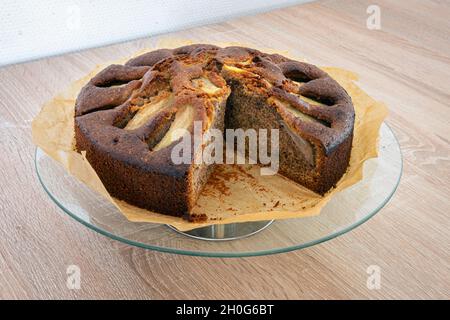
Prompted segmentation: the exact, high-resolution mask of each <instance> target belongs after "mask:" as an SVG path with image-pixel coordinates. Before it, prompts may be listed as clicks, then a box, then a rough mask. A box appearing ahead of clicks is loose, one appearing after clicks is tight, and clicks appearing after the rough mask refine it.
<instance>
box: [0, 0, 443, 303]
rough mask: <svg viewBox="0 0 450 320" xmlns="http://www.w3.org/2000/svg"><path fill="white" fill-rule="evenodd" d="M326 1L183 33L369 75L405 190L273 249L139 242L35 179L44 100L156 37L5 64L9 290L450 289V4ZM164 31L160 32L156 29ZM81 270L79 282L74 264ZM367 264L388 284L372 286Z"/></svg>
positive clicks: (4, 284)
mask: <svg viewBox="0 0 450 320" xmlns="http://www.w3.org/2000/svg"><path fill="white" fill-rule="evenodd" d="M370 4H372V1H360V0H354V1H352V0H342V1H318V2H314V3H310V4H306V5H300V6H297V7H290V8H285V9H282V10H278V11H274V12H271V13H266V14H262V15H258V16H252V17H245V18H240V19H236V20H232V21H229V22H226V23H220V24H217V25H211V26H205V27H199V28H195V29H190V30H186V31H182V32H178V33H176V34H174V35H172V36H175V37H178V38H189V39H193V40H194V41H202V42H209V41H239V42H244V43H248V44H250V45H251V44H254V45H255V46H259V47H276V48H280V49H281V50H285V49H289V50H290V51H291V52H292V53H293V54H296V55H299V56H303V57H305V58H306V59H307V60H308V61H310V62H312V63H315V64H319V65H333V66H338V67H343V68H347V69H350V70H354V71H356V72H358V73H359V74H360V76H361V79H360V84H361V85H362V87H363V88H365V89H366V90H367V91H368V92H369V93H370V94H371V95H372V96H373V97H375V98H377V99H379V100H382V101H384V102H386V103H387V104H388V105H389V107H390V110H391V113H390V116H389V118H388V120H387V122H388V123H389V125H390V126H391V127H392V128H393V129H394V131H395V133H396V134H397V137H398V139H399V141H400V144H401V147H402V152H403V156H404V174H403V178H402V181H401V184H400V186H399V188H398V190H397V193H396V195H395V196H394V198H393V199H392V200H391V201H390V203H389V204H388V205H387V206H386V207H385V208H384V209H383V210H382V211H381V212H380V213H379V214H378V215H376V216H375V217H374V218H373V219H371V220H370V221H369V222H367V223H365V224H364V225H362V226H361V227H359V228H357V229H355V230H354V231H352V232H350V233H348V234H346V235H344V236H342V237H339V238H337V239H334V240H332V241H329V242H326V243H324V244H321V245H317V246H314V247H311V248H308V249H305V250H301V251H296V252H290V253H285V254H279V255H276V256H266V257H256V258H245V259H237V258H236V259H234V258H233V259H217V258H195V257H187V256H179V255H174V254H164V253H158V252H153V251H148V250H143V249H138V248H134V247H130V246H127V245H124V244H122V243H118V242H115V241H113V240H110V239H108V238H106V237H104V236H101V235H99V234H97V233H95V232H93V231H91V230H89V229H87V228H86V227H83V226H82V225H81V224H79V223H77V222H75V221H74V220H73V219H71V218H70V217H68V216H67V215H65V214H64V213H62V211H61V210H60V209H58V207H57V206H56V205H55V204H54V203H53V202H52V201H51V200H50V199H49V197H48V196H47V194H46V193H45V192H44V191H43V189H42V187H41V186H40V185H39V182H38V180H37V177H36V173H35V170H34V161H33V157H34V150H35V147H34V146H33V144H32V142H31V130H30V124H31V120H32V119H33V117H34V116H35V115H36V114H37V113H38V111H39V109H40V105H41V104H42V103H43V102H45V101H46V100H48V99H50V98H51V97H52V95H54V94H55V93H56V92H58V91H60V90H62V89H63V88H64V87H66V86H67V85H68V84H69V83H70V82H71V81H73V80H75V79H77V78H80V77H82V76H83V75H84V74H85V73H87V72H88V71H89V70H91V69H92V68H93V67H94V66H95V65H96V64H98V63H104V62H106V61H109V60H114V59H117V58H119V57H122V56H126V55H129V54H130V53H132V52H134V51H137V50H139V49H141V48H145V47H149V46H150V45H151V44H153V43H154V41H155V39H157V38H158V37H156V38H148V39H142V40H137V41H132V42H128V43H123V44H118V45H114V46H109V47H104V48H98V49H93V50H88V51H84V52H81V53H74V54H69V55H65V56H61V57H54V58H49V59H44V60H39V61H35V62H30V63H26V64H20V65H13V66H9V67H6V68H3V69H1V70H0V81H1V82H0V105H1V109H0V134H1V139H0V159H1V164H2V165H1V166H0V179H1V183H0V209H1V213H2V215H1V219H0V238H1V239H2V240H1V242H0V298H119V299H120V298H138V299H140V298H149V299H157V298H163V299H164V298H189V299H190V298H225V299H226V298H251V299H253V298H276V299H286V298H289V299H293V298H328V299H330V298H337V299H343V298H449V297H450V202H449V197H450V183H449V180H450V148H449V143H450V142H449V139H450V129H449V124H450V110H449V101H450V19H449V17H450V2H449V1H421V0H412V1H411V0H410V1H387V0H378V1H377V4H378V5H379V6H380V8H381V30H372V31H371V30H368V29H367V27H366V19H367V17H368V14H367V13H366V9H367V7H368V6H369V5H370ZM159 38H161V37H159ZM72 264H76V265H78V266H79V267H80V269H81V281H82V283H81V289H80V290H69V289H68V288H67V287H66V268H67V266H68V265H72ZM370 265H378V266H379V267H380V268H381V289H380V290H370V289H368V288H367V285H366V281H367V277H368V274H367V272H366V270H367V268H368V267H369V266H370Z"/></svg>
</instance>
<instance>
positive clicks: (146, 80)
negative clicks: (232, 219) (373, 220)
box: [75, 44, 354, 221]
mask: <svg viewBox="0 0 450 320" xmlns="http://www.w3.org/2000/svg"><path fill="white" fill-rule="evenodd" d="M194 121H201V124H202V125H201V130H202V132H206V131H207V130H209V129H218V130H221V131H222V132H223V131H224V129H225V128H229V129H237V128H242V129H244V130H246V129H249V128H253V129H255V130H259V129H278V130H279V131H278V132H279V171H278V173H279V174H281V175H283V176H285V177H286V178H288V179H291V180H293V181H294V182H296V183H299V184H301V185H303V186H305V187H306V188H308V189H310V190H312V191H314V192H316V193H318V194H320V195H323V194H325V193H326V192H327V191H328V190H330V189H331V188H332V187H333V186H335V184H336V183H337V182H338V180H339V179H340V178H341V177H342V175H343V174H344V173H345V171H346V169H347V167H348V164H349V159H350V152H351V147H352V140H353V126H354V108H353V105H352V101H351V98H350V97H349V95H348V94H347V92H346V91H345V90H344V89H343V88H342V87H341V86H340V85H339V84H338V83H337V82H336V81H335V80H333V79H332V78H330V77H329V76H328V74H327V73H325V72H324V71H322V70H321V69H319V68H317V67H315V66H314V65H311V64H307V63H304V62H298V61H294V60H291V59H288V58H286V57H284V56H281V55H279V54H266V53H263V52H260V51H258V50H254V49H250V48H245V47H237V46H234V47H225V48H220V47H217V46H213V45H203V44H196V45H189V46H184V47H180V48H176V49H160V50H156V51H152V52H149V53H145V54H143V55H140V56H138V57H136V58H133V59H131V60H129V61H128V62H126V63H125V64H124V65H110V66H108V67H107V68H105V69H104V70H102V71H101V72H99V73H98V74H97V75H96V76H94V77H93V78H92V79H91V80H90V81H89V82H88V83H87V84H86V85H85V86H84V87H83V88H82V90H81V91H80V93H79V95H78V97H77V100H76V104H75V140H76V149H77V150H78V151H79V152H82V151H85V152H86V158H87V160H88V161H89V162H90V164H91V165H92V167H93V168H94V170H95V171H96V173H97V174H98V176H99V178H100V179H101V181H102V182H103V184H104V186H105V187H106V189H107V190H108V192H109V193H110V194H111V195H112V196H113V197H115V198H118V199H120V200H124V201H126V202H128V203H130V204H132V205H135V206H138V207H141V208H145V209H148V210H151V211H154V212H158V213H162V214H167V215H172V216H181V217H184V218H186V219H188V220H190V221H201V220H204V219H206V217H205V216H199V215H195V214H194V213H193V212H192V209H193V207H194V206H195V203H196V200H197V198H198V196H199V194H200V193H201V191H202V188H203V186H204V185H205V184H206V183H207V181H208V177H209V176H210V174H211V173H212V171H213V170H214V164H205V163H198V162H197V161H194V160H195V158H196V156H197V154H196V152H197V151H196V150H198V148H197V149H196V148H193V149H192V154H190V155H189V156H190V158H191V159H192V160H193V161H191V163H182V164H175V163H173V161H171V151H172V149H173V148H174V146H175V145H176V143H177V141H179V140H180V139H181V138H182V137H181V136H176V132H179V130H176V129H180V128H184V129H186V130H188V131H189V132H190V133H191V134H192V132H193V127H194V126H193V123H194ZM174 134H175V136H174ZM203 147H204V146H201V147H200V148H203Z"/></svg>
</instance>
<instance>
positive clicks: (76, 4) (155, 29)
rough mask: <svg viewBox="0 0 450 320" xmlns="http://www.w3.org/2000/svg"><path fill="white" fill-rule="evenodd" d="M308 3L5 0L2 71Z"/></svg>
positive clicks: (1, 7)
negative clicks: (9, 66) (74, 53)
mask: <svg viewBox="0 0 450 320" xmlns="http://www.w3.org/2000/svg"><path fill="white" fill-rule="evenodd" d="M307 1H308V0H266V1H263V0H178V1H177V0H153V1H145V0H133V1H125V0H122V1H120V0H110V1H100V0H72V1H71V0H41V1H32V0H0V66H2V65H6V64H10V63H17V62H22V61H26V60H32V59H37V58H41V57H45V56H50V55H55V54H61V53H65V52H70V51H75V50H80V49H85V48H90V47H95V46H101V45H106V44H111V43H115V42H120V41H125V40H131V39H135V38H140V37H145V36H150V35H154V34H159V33H164V32H169V31H174V30H178V29H182V28H186V27H192V26H195V25H201V24H207V23H213V22H218V21H223V20H225V19H229V18H232V17H235V16H239V15H245V14H254V13H257V12H262V11H268V10H271V9H275V8H279V7H282V6H287V5H293V4H296V3H301V2H307Z"/></svg>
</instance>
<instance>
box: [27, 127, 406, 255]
mask: <svg viewBox="0 0 450 320" xmlns="http://www.w3.org/2000/svg"><path fill="white" fill-rule="evenodd" d="M35 164H36V171H37V174H38V177H39V180H40V182H41V184H42V186H43V187H44V189H45V191H46V192H47V193H48V195H49V196H50V198H51V199H52V200H53V201H54V202H55V203H56V204H57V205H58V206H59V207H60V208H61V209H62V210H63V211H64V212H66V213H67V214H68V215H69V216H71V217H72V218H74V219H75V220H77V221H79V222H81V223H82V224H83V225H85V226H87V227H89V228H91V229H93V230H95V231H97V232H99V233H101V234H103V235H106V236H108V237H110V238H112V239H115V240H118V241H122V242H124V243H127V244H130V245H134V246H137V247H142V248H146V249H151V250H157V251H162V252H170V253H177V254H185V255H193V256H208V257H245V256H258V255H267V254H274V253H281V252H287V251H291V250H296V249H302V248H306V247H309V246H312V245H316V244H319V243H321V242H324V241H327V240H330V239H333V238H335V237H337V236H340V235H342V234H344V233H346V232H348V231H350V230H352V229H353V228H355V227H357V226H359V225H361V224H362V223H364V222H365V221H367V220H368V219H370V218H371V217H373V216H374V215H375V214H376V213H377V212H378V211H379V210H380V209H381V208H383V206H384V205H385V204H386V203H387V202H388V201H389V199H390V198H391V197H392V195H393V194H394V192H395V190H396V188H397V186H398V184H399V181H400V177H401V173H402V156H401V152H400V147H399V144H398V141H397V139H396V138H395V136H394V133H393V132H392V130H391V129H390V128H389V127H388V126H387V125H386V124H383V125H382V126H381V131H380V145H379V156H378V158H376V159H370V160H368V161H367V162H366V163H365V165H364V178H363V180H361V181H360V182H358V183H357V184H355V185H353V186H352V187H350V188H347V189H346V190H344V191H342V192H340V193H338V194H337V195H336V196H335V197H334V198H333V199H332V200H331V201H330V202H329V203H328V204H327V205H326V206H325V208H323V210H322V212H321V214H320V215H318V216H314V217H306V218H297V219H287V220H277V221H273V222H272V221H260V222H246V223H239V224H236V223H235V224H228V225H216V226H210V227H204V228H199V229H195V230H192V231H189V232H186V233H183V232H179V231H177V230H174V229H173V228H171V227H170V226H167V225H163V224H155V223H136V222H130V221H128V220H127V219H126V218H125V217H124V216H123V215H122V214H121V213H120V212H119V211H118V210H117V209H116V207H114V205H112V204H111V203H109V202H108V201H107V200H106V199H104V198H103V197H102V196H100V195H98V194H96V193H95V192H92V191H91V190H90V189H89V188H88V187H86V186H85V185H84V184H83V183H81V182H79V181H78V180H77V179H76V178H74V177H72V176H71V175H70V174H68V173H67V172H66V171H65V169H64V168H63V167H62V166H61V165H60V164H59V163H57V162H56V161H54V160H53V159H51V158H50V157H49V156H47V155H46V154H45V153H44V152H43V151H42V150H41V149H39V148H38V149H37V150H36V158H35ZM205 240H213V241H205ZM224 240H228V241H224Z"/></svg>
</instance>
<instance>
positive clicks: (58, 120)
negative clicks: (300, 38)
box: [32, 39, 387, 231]
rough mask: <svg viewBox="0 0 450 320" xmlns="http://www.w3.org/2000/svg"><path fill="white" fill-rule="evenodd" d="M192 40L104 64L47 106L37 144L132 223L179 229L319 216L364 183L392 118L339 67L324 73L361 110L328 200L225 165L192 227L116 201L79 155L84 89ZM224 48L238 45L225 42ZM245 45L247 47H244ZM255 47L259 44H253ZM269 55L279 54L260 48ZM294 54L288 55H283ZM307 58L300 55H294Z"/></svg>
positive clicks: (35, 127)
mask: <svg viewBox="0 0 450 320" xmlns="http://www.w3.org/2000/svg"><path fill="white" fill-rule="evenodd" d="M188 43H189V42H188V41H180V40H167V39H166V40H165V41H164V42H161V43H159V45H158V46H157V47H156V48H148V49H145V50H140V51H139V52H137V53H136V54H134V55H132V56H129V57H126V58H123V59H121V60H120V61H114V62H109V63H107V64H105V65H102V66H98V67H97V68H96V69H95V70H93V71H92V72H91V73H89V74H88V75H86V76H85V77H83V78H82V79H80V80H78V81H75V82H73V83H72V84H71V85H70V86H69V87H68V88H67V89H66V90H64V92H62V93H59V94H57V95H56V96H55V97H54V98H53V99H52V100H50V101H48V102H47V103H45V104H44V105H43V107H42V109H41V111H40V113H39V114H38V116H37V117H36V118H35V119H34V120H33V123H32V134H33V141H34V143H35V144H36V145H37V146H39V147H40V148H41V149H42V150H44V151H45V152H46V153H47V154H48V155H49V156H50V157H52V158H53V159H55V160H56V161H58V162H60V163H61V164H62V165H63V166H64V167H65V169H66V170H67V171H68V172H69V173H70V174H72V175H73V176H75V177H76V178H78V179H79V180H81V181H83V182H84V183H85V184H86V185H87V186H89V187H90V188H91V189H92V190H94V191H95V192H98V193H100V194H101V195H103V196H104V197H106V198H107V199H109V200H110V201H111V202H112V203H113V204H114V205H115V206H116V207H117V208H118V209H119V211H120V212H121V213H122V214H124V215H125V216H126V217H127V219H129V220H130V221H135V222H152V223H164V224H170V225H172V226H174V227H176V228H177V229H179V230H184V231H185V230H190V229H194V228H198V227H201V226H205V225H210V224H218V223H233V222H245V221H256V220H270V219H287V218H299V217H305V216H312V215H317V214H319V213H320V211H321V209H322V208H323V207H324V206H325V205H326V204H327V203H328V201H329V200H330V199H331V198H332V197H333V196H334V195H335V194H336V193H337V192H340V191H342V190H343V189H345V188H347V187H349V186H351V185H353V184H355V183H357V182H358V181H360V180H361V179H362V173H363V170H362V169H363V164H364V162H365V161H366V160H368V159H370V158H374V157H377V142H378V135H379V129H380V126H381V124H382V122H383V120H384V118H385V117H386V116H387V108H386V107H385V106H384V105H383V104H382V103H380V102H377V101H375V100H374V99H372V98H371V97H370V96H369V95H367V94H366V93H365V92H364V91H363V90H362V89H360V88H359V87H358V86H357V85H356V84H355V81H357V79H358V77H357V75H356V74H355V73H353V72H350V71H347V70H343V69H339V68H333V67H323V68H322V69H323V70H324V71H326V72H327V73H328V74H330V76H331V77H333V78H334V79H335V80H336V81H337V82H339V83H340V84H341V86H342V87H344V88H345V90H347V92H348V93H349V95H350V96H351V97H352V100H353V104H354V106H355V113H356V119H355V129H354V140H353V149H352V153H351V158H350V166H349V168H348V171H347V173H346V174H345V175H344V176H343V177H342V179H341V180H340V181H339V182H338V184H337V186H336V188H334V189H333V190H331V191H330V192H329V193H328V194H326V195H325V196H323V197H322V196H319V195H317V194H314V193H313V192H311V191H309V190H308V189H306V188H304V187H302V186H300V185H298V184H296V183H294V182H292V181H290V180H288V179H286V178H284V177H282V176H280V175H274V176H261V175H260V174H259V171H260V170H259V167H258V166H252V165H240V166H237V165H236V166H234V165H233V166H229V165H219V166H218V167H217V169H216V170H215V172H214V173H213V175H212V177H211V178H210V180H209V181H208V183H207V185H206V186H205V188H204V190H203V192H202V194H201V195H200V197H199V199H198V201H197V205H196V207H195V208H194V210H193V211H194V212H195V213H197V214H203V213H204V214H206V215H207V216H208V220H207V221H206V222H205V223H191V222H188V221H185V220H183V219H182V218H177V217H170V216H166V215H162V214H158V213H155V212H151V211H148V210H145V209H141V208H137V207H135V206H132V205H130V204H128V203H126V202H124V201H120V200H117V199H114V198H112V197H111V196H110V195H109V194H108V192H107V191H106V189H105V187H104V186H103V184H102V182H101V181H100V179H99V178H98V176H97V174H96V173H95V171H94V169H93V168H92V167H91V165H90V164H89V162H88V161H87V160H86V158H85V157H84V155H83V154H79V153H77V152H75V151H74V149H73V146H74V105H75V99H76V97H77V95H78V93H79V91H80V90H81V88H82V87H83V86H84V85H85V84H86V83H87V82H88V81H89V80H90V79H91V78H92V77H93V76H94V75H95V74H96V73H98V72H99V71H101V70H102V69H103V68H104V67H106V66H107V65H109V64H112V63H119V64H121V63H124V62H125V61H127V60H128V59H130V58H131V57H133V56H137V55H139V54H142V53H144V52H148V51H152V50H155V49H157V48H163V47H164V48H174V47H178V46H181V45H185V44H188ZM218 45H219V46H227V45H236V44H235V43H233V44H230V43H226V44H223V43H219V44H218ZM239 45H243V46H245V44H239ZM253 47H254V46H253ZM259 49H260V50H261V51H263V52H276V50H271V49H267V48H259ZM279 53H280V54H283V55H286V56H290V55H289V53H288V52H279ZM291 58H294V59H296V60H302V59H299V58H298V57H292V56H291Z"/></svg>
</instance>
